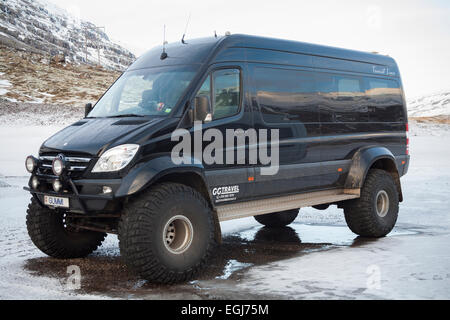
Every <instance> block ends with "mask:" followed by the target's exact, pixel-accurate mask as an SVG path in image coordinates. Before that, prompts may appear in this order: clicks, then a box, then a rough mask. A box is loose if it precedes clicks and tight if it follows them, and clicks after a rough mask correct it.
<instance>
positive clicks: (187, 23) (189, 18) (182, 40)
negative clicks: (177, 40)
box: [181, 12, 191, 44]
mask: <svg viewBox="0 0 450 320" xmlns="http://www.w3.org/2000/svg"><path fill="white" fill-rule="evenodd" d="M190 20H191V13H190V12H189V17H188V20H187V22H186V28H184V33H183V37H182V38H181V43H182V44H186V41H184V36H185V35H186V31H187V28H188V25H189V21H190Z"/></svg>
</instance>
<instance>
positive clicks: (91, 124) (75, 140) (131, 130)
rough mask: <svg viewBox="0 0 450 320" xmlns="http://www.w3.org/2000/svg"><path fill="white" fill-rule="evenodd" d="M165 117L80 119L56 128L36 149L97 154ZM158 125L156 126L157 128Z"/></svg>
mask: <svg viewBox="0 0 450 320" xmlns="http://www.w3.org/2000/svg"><path fill="white" fill-rule="evenodd" d="M164 120H166V118H134V117H133V118H131V117H130V118H95V119H83V120H81V121H78V122H76V123H74V124H72V125H71V126H69V127H66V128H64V129H63V130H61V131H59V132H58V133H56V134H55V135H53V136H52V137H50V138H49V139H47V140H46V141H45V142H44V143H43V144H42V146H41V149H40V153H46V152H62V153H64V152H65V153H82V154H89V155H91V156H97V155H99V153H100V152H102V151H103V150H104V149H106V148H109V147H110V146H111V147H113V146H116V145H119V144H125V143H136V139H137V137H138V136H141V134H142V133H143V132H145V134H146V135H147V136H148V135H149V134H151V133H152V130H151V129H152V128H155V125H156V124H158V123H161V122H162V121H164ZM159 127H160V126H158V128H159Z"/></svg>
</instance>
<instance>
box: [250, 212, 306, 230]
mask: <svg viewBox="0 0 450 320" xmlns="http://www.w3.org/2000/svg"><path fill="white" fill-rule="evenodd" d="M298 211H299V209H293V210H286V211H280V212H273V213H267V214H261V215H257V216H254V218H255V220H256V221H258V222H259V223H261V224H263V225H265V226H266V227H269V228H279V227H285V226H287V225H289V224H291V223H292V222H293V221H294V220H295V218H297V216H298Z"/></svg>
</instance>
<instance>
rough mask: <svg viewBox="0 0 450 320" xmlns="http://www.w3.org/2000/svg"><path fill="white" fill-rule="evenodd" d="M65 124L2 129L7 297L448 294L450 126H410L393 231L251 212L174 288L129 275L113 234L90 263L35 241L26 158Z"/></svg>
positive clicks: (0, 205)
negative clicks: (280, 223) (360, 231)
mask: <svg viewBox="0 0 450 320" xmlns="http://www.w3.org/2000/svg"><path fill="white" fill-rule="evenodd" d="M57 129H58V128H57V127H55V126H47V127H45V126H36V127H20V126H14V127H5V126H1V127H0V150H2V151H1V153H0V299H17V298H18V299H80V298H81V299H90V298H138V299H141V298H150V299H155V298H164V299H180V298H181V299H183V298H191V299H192V298H193V299H197V298H200V299H205V298H224V299H231V298H235V299H236V298H237V299H239V298H242V299H245V298H247V299H252V298H282V299H304V298H306V299H316V298H326V299H418V298H425V299H449V298H450V250H449V249H448V244H449V241H450V229H449V227H450V215H449V207H448V201H449V195H450V192H449V191H450V163H449V156H450V151H449V148H448V145H449V141H450V134H449V132H450V131H449V130H448V126H447V127H445V126H444V127H443V126H438V127H435V126H430V127H427V126H426V125H423V126H422V127H421V128H415V127H413V128H412V132H413V133H414V134H412V135H411V155H412V161H411V166H410V169H409V173H408V174H407V175H406V176H405V177H404V178H402V184H403V193H404V198H405V201H404V202H403V203H402V204H401V206H400V215H399V220H398V222H397V226H396V228H395V229H394V231H393V232H392V233H391V234H390V235H389V236H388V237H385V238H382V239H377V240H365V239H361V238H358V237H356V236H355V235H354V234H353V233H352V232H350V231H349V229H348V228H347V227H346V226H345V221H344V219H343V214H342V212H341V210H338V209H336V208H330V209H328V210H326V211H318V210H315V209H311V208H305V209H301V210H300V214H299V217H298V218H297V220H296V222H295V223H293V224H292V225H291V226H290V227H287V228H285V229H284V230H283V231H282V232H280V231H277V232H273V231H271V230H267V229H266V228H261V226H260V225H258V224H257V223H256V222H255V221H254V220H253V219H252V218H249V219H241V220H236V221H231V222H226V223H222V225H221V226H222V231H223V234H224V239H223V240H224V241H223V244H222V246H221V247H220V248H219V249H218V250H217V252H216V255H215V257H214V258H213V260H212V261H211V266H210V268H209V270H208V271H207V272H205V274H203V275H202V276H201V277H200V278H199V279H197V280H195V281H192V282H190V283H187V284H180V285H175V286H155V285H152V284H149V283H147V282H145V281H142V280H139V279H138V278H137V277H135V276H134V275H132V274H130V273H129V272H128V270H127V269H126V267H125V266H124V265H123V263H122V261H121V260H120V256H119V250H118V248H117V237H115V236H108V238H107V240H106V242H105V243H104V245H103V246H102V247H101V248H100V249H99V250H97V252H95V253H94V254H93V255H91V256H90V257H88V258H86V259H73V260H69V261H61V260H56V259H52V258H48V257H46V256H45V255H44V254H43V253H41V252H40V251H39V250H38V249H36V248H35V247H34V246H33V244H32V243H31V241H30V240H29V238H28V235H27V232H26V227H25V210H26V206H27V203H28V201H29V198H30V196H29V194H27V192H25V191H23V190H22V186H23V185H25V184H26V182H27V174H26V172H25V170H24V168H23V162H24V159H25V156H26V155H27V154H30V153H34V154H36V153H37V150H38V147H39V145H40V143H41V142H42V141H43V140H44V139H45V138H46V137H48V136H49V135H50V134H51V133H53V132H55V131H56V130H57ZM436 131H439V132H436ZM69 265H78V266H79V267H80V270H81V275H82V280H81V289H79V290H72V289H70V288H68V287H67V285H66V283H67V277H68V274H67V266H69Z"/></svg>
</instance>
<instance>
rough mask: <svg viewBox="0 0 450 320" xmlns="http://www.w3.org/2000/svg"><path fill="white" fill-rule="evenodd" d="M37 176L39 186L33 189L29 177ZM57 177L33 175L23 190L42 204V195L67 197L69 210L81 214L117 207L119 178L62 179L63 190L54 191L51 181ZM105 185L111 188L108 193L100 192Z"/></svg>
mask: <svg viewBox="0 0 450 320" xmlns="http://www.w3.org/2000/svg"><path fill="white" fill-rule="evenodd" d="M33 177H37V178H38V179H39V182H40V183H39V187H38V188H37V189H33V188H32V187H31V179H32V178H33ZM56 178H57V177H49V176H40V175H33V176H32V177H31V178H30V181H29V183H28V186H27V187H24V190H27V191H29V192H30V193H31V194H32V195H33V197H34V198H35V199H36V200H37V201H38V202H39V203H40V204H41V206H44V207H46V205H44V196H45V195H48V196H55V197H63V198H68V199H69V209H65V210H68V211H70V212H77V213H83V214H90V213H94V212H99V211H102V212H105V211H106V212H109V211H115V210H117V209H118V204H119V202H120V201H117V198H116V197H115V196H114V193H115V192H116V191H117V189H118V188H119V187H120V185H121V183H122V180H121V179H99V180H97V179H96V180H88V179H82V180H71V179H67V180H65V181H64V185H65V188H64V191H61V192H55V191H54V190H52V189H51V187H50V186H51V182H52V181H53V180H54V179H56ZM104 186H107V187H110V188H111V189H112V192H110V193H102V190H103V187H104Z"/></svg>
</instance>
